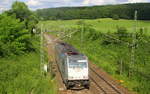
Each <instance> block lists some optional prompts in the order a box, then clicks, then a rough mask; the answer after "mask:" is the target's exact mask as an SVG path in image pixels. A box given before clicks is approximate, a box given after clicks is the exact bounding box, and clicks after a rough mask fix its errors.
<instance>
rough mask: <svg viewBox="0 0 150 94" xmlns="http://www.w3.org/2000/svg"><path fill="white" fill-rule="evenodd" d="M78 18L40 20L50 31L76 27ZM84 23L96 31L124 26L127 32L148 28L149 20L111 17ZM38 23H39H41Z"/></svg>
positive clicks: (109, 30) (108, 30)
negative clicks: (113, 18) (115, 18)
mask: <svg viewBox="0 0 150 94" xmlns="http://www.w3.org/2000/svg"><path fill="white" fill-rule="evenodd" d="M78 21H79V20H55V21H51V20H49V21H42V22H41V23H42V24H44V27H45V28H47V29H48V30H51V31H60V30H61V31H63V30H65V29H71V28H77V26H78V25H77V22H78ZM83 21H84V22H85V23H87V24H89V25H91V26H92V27H93V28H94V29H95V30H96V31H98V32H115V31H116V28H117V27H125V28H126V29H127V30H128V31H129V32H130V31H133V30H134V28H135V23H136V24H137V28H138V29H139V28H146V29H150V21H137V22H135V21H134V20H124V19H120V20H112V19H111V18H103V19H95V20H88V19H87V20H83ZM41 23H40V24H41Z"/></svg>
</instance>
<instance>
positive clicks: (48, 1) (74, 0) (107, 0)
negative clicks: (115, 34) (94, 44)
mask: <svg viewBox="0 0 150 94" xmlns="http://www.w3.org/2000/svg"><path fill="white" fill-rule="evenodd" d="M14 1H16V0H0V12H2V11H5V10H8V9H10V8H11V5H12V3H13V2H14ZM17 1H22V2H25V3H26V4H27V5H28V6H29V8H30V9H31V10H36V9H41V8H52V7H66V6H93V5H107V4H123V3H139V2H150V0H17Z"/></svg>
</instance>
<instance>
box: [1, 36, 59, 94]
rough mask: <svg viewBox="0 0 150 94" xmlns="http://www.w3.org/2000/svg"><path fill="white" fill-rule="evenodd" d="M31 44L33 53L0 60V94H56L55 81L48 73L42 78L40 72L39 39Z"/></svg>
mask: <svg viewBox="0 0 150 94" xmlns="http://www.w3.org/2000/svg"><path fill="white" fill-rule="evenodd" d="M32 43H33V44H34V47H33V48H35V51H33V52H30V53H25V54H22V55H20V56H11V57H7V58H6V57H5V58H0V94H56V93H57V92H56V91H57V88H56V84H55V80H54V79H53V78H52V77H51V75H50V74H49V73H48V74H47V76H44V75H43V74H42V73H41V70H40V51H39V49H40V41H39V37H37V38H36V39H33V40H32ZM45 59H46V58H45ZM45 62H47V60H45Z"/></svg>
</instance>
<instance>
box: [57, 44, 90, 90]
mask: <svg viewBox="0 0 150 94" xmlns="http://www.w3.org/2000/svg"><path fill="white" fill-rule="evenodd" d="M55 55H56V62H57V64H58V67H59V71H60V73H61V76H62V79H63V82H64V84H65V86H66V88H67V89H81V88H87V89H89V85H90V83H89V64H88V58H87V56H85V55H84V54H81V53H79V52H78V51H77V50H76V49H75V48H74V47H72V46H71V45H69V44H67V43H63V42H58V43H57V44H56V46H55Z"/></svg>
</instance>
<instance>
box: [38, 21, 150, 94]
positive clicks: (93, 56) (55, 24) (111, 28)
mask: <svg viewBox="0 0 150 94" xmlns="http://www.w3.org/2000/svg"><path fill="white" fill-rule="evenodd" d="M84 22H85V23H87V24H90V26H92V28H93V29H95V30H88V29H86V28H85V29H84V30H83V31H84V33H83V40H82V43H81V33H80V32H78V33H75V34H74V35H72V36H71V38H69V37H66V38H65V39H64V41H66V42H68V43H70V44H72V45H73V46H75V47H76V48H77V49H78V50H80V52H82V53H85V54H86V55H87V56H88V57H89V59H90V60H92V61H93V62H94V63H95V64H97V65H98V66H99V67H101V68H103V69H104V70H105V71H106V72H108V73H109V74H111V75H112V76H113V77H114V78H115V79H117V80H121V83H120V84H122V85H124V86H125V87H127V88H128V89H130V90H133V91H136V92H138V93H140V94H148V93H149V89H150V86H149V83H150V81H149V74H150V73H149V67H150V64H149V63H150V62H149V61H150V54H149V49H150V48H149V47H150V44H149V42H150V40H149V32H148V31H150V27H149V26H150V22H149V21H138V23H137V27H138V29H137V32H139V31H141V30H140V29H141V28H144V30H142V31H143V32H144V34H141V33H139V35H137V39H136V44H137V45H138V46H136V47H135V52H134V56H135V57H134V59H132V58H133V57H132V54H133V53H131V50H132V45H131V44H132V36H131V34H128V35H130V36H124V35H121V37H120V36H119V35H117V34H115V32H117V27H124V28H125V31H127V32H128V33H129V32H130V33H132V32H133V30H134V28H133V26H134V23H135V22H134V21H132V20H112V19H97V20H84ZM41 23H43V24H44V26H45V28H46V29H47V30H50V31H60V32H62V31H66V34H67V32H72V31H74V30H76V28H78V27H80V26H78V25H77V23H78V20H65V21H62V20H58V21H44V22H41ZM90 26H88V27H90ZM72 28H73V29H72ZM81 30H82V29H80V30H79V29H78V31H81ZM123 30H124V29H123ZM88 31H91V32H88ZM60 32H59V33H60ZM107 32H109V33H107ZM123 32H124V31H123ZM54 33H55V32H54ZM106 33H107V34H106ZM106 35H107V36H110V37H115V38H116V39H118V38H119V39H120V40H121V41H117V40H115V39H113V38H110V37H107V36H106ZM145 40H146V41H145ZM123 41H125V42H128V43H130V45H127V44H126V43H125V42H123ZM132 60H134V61H133V62H134V64H131V61H132Z"/></svg>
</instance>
